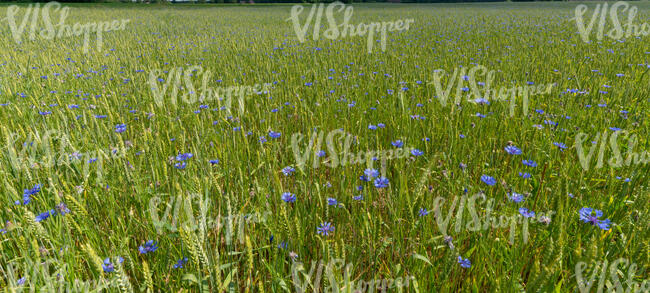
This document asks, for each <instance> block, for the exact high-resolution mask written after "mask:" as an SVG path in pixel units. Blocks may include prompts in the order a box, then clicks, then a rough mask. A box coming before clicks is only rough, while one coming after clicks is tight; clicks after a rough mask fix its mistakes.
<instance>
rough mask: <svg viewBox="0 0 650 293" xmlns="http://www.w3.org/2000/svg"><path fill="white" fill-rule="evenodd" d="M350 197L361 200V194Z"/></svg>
mask: <svg viewBox="0 0 650 293" xmlns="http://www.w3.org/2000/svg"><path fill="white" fill-rule="evenodd" d="M352 199H354V200H363V195H357V196H353V197H352Z"/></svg>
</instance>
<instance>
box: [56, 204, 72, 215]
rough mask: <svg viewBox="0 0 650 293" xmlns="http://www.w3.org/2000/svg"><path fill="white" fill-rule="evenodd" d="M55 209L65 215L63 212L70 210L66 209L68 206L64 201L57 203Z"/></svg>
mask: <svg viewBox="0 0 650 293" xmlns="http://www.w3.org/2000/svg"><path fill="white" fill-rule="evenodd" d="M56 210H57V211H59V214H61V215H62V216H65V214H67V213H69V212H70V209H68V206H67V205H65V203H59V204H58V205H56Z"/></svg>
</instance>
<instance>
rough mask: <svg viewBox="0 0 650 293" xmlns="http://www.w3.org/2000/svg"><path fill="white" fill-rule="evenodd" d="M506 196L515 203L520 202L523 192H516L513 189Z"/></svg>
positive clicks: (522, 198)
mask: <svg viewBox="0 0 650 293" xmlns="http://www.w3.org/2000/svg"><path fill="white" fill-rule="evenodd" d="M508 198H509V199H510V200H511V201H514V202H516V203H520V202H522V201H524V195H523V194H519V193H516V192H514V191H513V192H512V193H511V194H510V196H508Z"/></svg>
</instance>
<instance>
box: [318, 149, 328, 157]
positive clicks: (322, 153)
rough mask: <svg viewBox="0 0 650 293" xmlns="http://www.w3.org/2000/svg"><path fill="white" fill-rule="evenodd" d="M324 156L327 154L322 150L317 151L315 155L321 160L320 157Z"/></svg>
mask: <svg viewBox="0 0 650 293" xmlns="http://www.w3.org/2000/svg"><path fill="white" fill-rule="evenodd" d="M326 154H327V153H325V151H324V150H320V151H318V154H316V155H317V156H318V157H320V158H322V157H324V156H325V155H326Z"/></svg>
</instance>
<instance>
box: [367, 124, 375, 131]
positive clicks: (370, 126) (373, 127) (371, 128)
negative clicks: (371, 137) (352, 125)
mask: <svg viewBox="0 0 650 293" xmlns="http://www.w3.org/2000/svg"><path fill="white" fill-rule="evenodd" d="M368 129H370V130H375V129H377V126H375V125H372V124H370V125H368Z"/></svg>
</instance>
